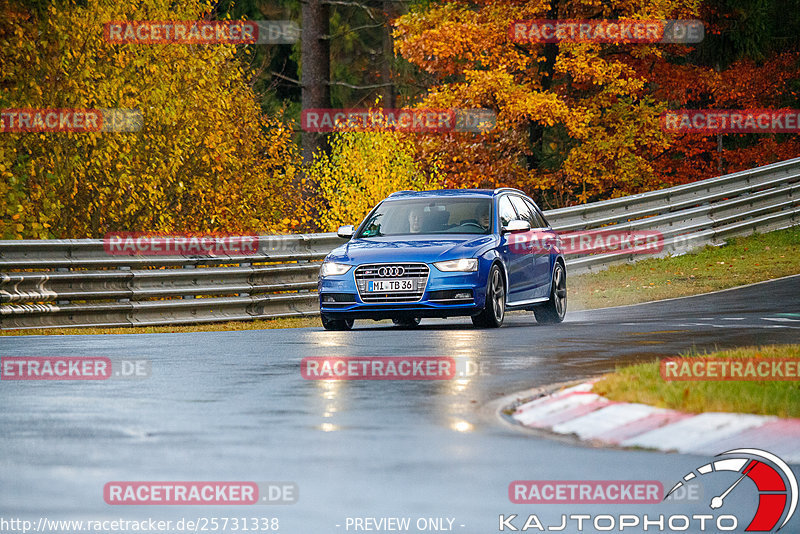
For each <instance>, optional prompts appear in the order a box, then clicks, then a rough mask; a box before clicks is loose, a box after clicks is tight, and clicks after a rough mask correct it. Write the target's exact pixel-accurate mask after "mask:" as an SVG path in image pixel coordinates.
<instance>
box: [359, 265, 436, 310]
mask: <svg viewBox="0 0 800 534" xmlns="http://www.w3.org/2000/svg"><path fill="white" fill-rule="evenodd" d="M429 271H430V270H429V268H428V266H427V265H425V264H424V263H370V264H367V265H361V266H359V267H358V268H357V269H356V270H355V277H356V286H357V287H358V294H359V296H360V297H361V300H363V301H364V302H386V303H400V302H417V301H419V300H420V299H422V295H423V293H425V286H426V285H427V283H428V274H429ZM401 272H402V274H401ZM401 279H402V280H413V282H414V289H413V290H410V291H391V292H373V291H367V283H368V282H369V281H370V280H373V281H374V280H401Z"/></svg>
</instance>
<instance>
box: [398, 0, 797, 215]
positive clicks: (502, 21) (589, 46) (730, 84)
mask: <svg viewBox="0 0 800 534" xmlns="http://www.w3.org/2000/svg"><path fill="white" fill-rule="evenodd" d="M731 1H733V0H731ZM708 10H709V8H708V5H707V4H703V5H701V3H700V0H670V1H645V2H633V1H623V2H615V3H613V5H612V4H605V3H603V4H601V3H598V2H594V1H589V0H576V1H564V0H562V1H555V2H549V1H545V0H534V1H518V0H501V1H488V0H486V1H478V2H464V1H459V0H456V1H449V2H437V3H431V4H429V5H421V6H418V7H416V8H415V9H412V11H410V12H409V13H408V14H406V15H404V16H402V17H400V18H399V19H398V20H397V21H396V22H395V26H396V31H395V38H396V50H397V52H398V53H399V54H401V55H402V56H403V57H405V58H406V59H407V60H409V61H410V62H412V63H413V64H414V65H416V66H417V67H419V68H420V69H422V70H424V71H425V72H427V73H429V74H430V75H431V76H434V77H435V78H436V82H435V83H434V84H433V85H432V86H431V87H430V89H429V91H428V93H427V94H426V96H425V97H424V98H422V99H421V100H420V101H419V104H418V105H419V106H421V107H457V108H469V107H483V108H490V109H493V110H495V111H496V112H497V115H498V127H497V129H496V130H495V131H493V132H491V133H489V134H486V135H483V136H480V135H478V134H464V133H454V134H450V135H445V136H424V137H423V136H420V137H419V142H418V149H419V150H420V151H421V152H422V153H423V154H425V155H433V154H436V155H437V156H440V157H441V156H442V155H444V159H445V160H446V161H447V162H448V165H447V166H446V167H445V168H444V169H443V170H444V172H445V173H446V175H447V182H448V184H450V185H453V186H458V187H474V186H495V185H513V186H517V187H521V188H523V189H525V190H527V191H528V192H529V193H531V194H533V195H534V196H536V197H538V199H539V200H540V201H542V203H543V204H545V205H548V206H557V205H565V204H570V203H576V202H588V201H592V200H598V199H602V198H608V197H613V196H621V195H626V194H631V193H638V192H642V191H647V190H651V189H654V188H658V187H661V186H664V185H670V184H673V183H683V182H685V181H690V180H694V179H699V178H703V177H708V176H710V175H712V173H713V172H714V167H715V166H714V158H713V151H714V150H715V148H716V143H715V140H714V139H711V138H709V136H708V135H699V134H693V135H692V136H689V137H686V136H674V135H673V134H671V133H668V132H664V131H662V129H661V126H660V122H659V115H660V114H661V112H662V111H664V110H666V109H670V108H674V107H681V106H682V105H683V104H692V105H702V106H703V107H747V106H748V105H749V104H755V103H756V102H758V103H760V104H761V106H762V107H770V106H773V105H776V104H777V103H778V100H777V99H775V98H771V97H770V95H772V96H775V97H777V95H776V94H775V91H773V90H771V88H770V87H769V86H768V84H767V83H765V82H766V80H767V79H769V78H771V79H772V80H773V83H774V81H775V80H777V82H778V83H777V87H778V88H777V92H779V93H780V94H784V95H785V94H787V89H788V88H789V87H790V84H791V83H796V80H797V75H796V74H797V67H796V56H795V55H794V52H793V51H792V50H788V51H787V50H786V49H785V48H786V47H784V51H783V52H781V53H777V52H773V54H776V55H774V56H772V57H773V59H774V61H773V62H772V63H771V64H769V65H768V64H766V63H765V62H764V63H759V62H754V60H752V59H750V58H748V57H746V55H745V56H744V57H741V58H740V59H737V60H736V61H733V62H730V65H728V66H727V68H723V69H722V70H717V69H715V68H714V67H712V66H708V65H704V64H702V62H700V61H698V58H699V56H697V57H694V61H692V59H693V56H692V54H696V53H697V50H698V48H697V47H691V46H685V45H675V44H661V43H651V44H633V43H628V44H625V43H609V44H601V43H568V42H561V43H557V44H555V43H551V44H544V43H520V42H514V41H513V40H512V39H510V38H509V33H508V29H509V26H510V25H511V23H512V22H513V21H515V20H528V19H629V20H630V19H646V20H654V19H658V20H663V19H688V18H703V17H705V18H708V17H709V13H708ZM707 31H708V32H709V33H710V36H709V37H710V38H711V39H712V40H713V38H714V32H715V31H718V28H717V27H716V26H715V25H714V24H707ZM744 48H745V49H746V47H744ZM781 54H783V55H781ZM748 65H749V66H748ZM743 73H744V74H745V76H744V77H743V78H742V79H741V81H740V82H739V83H738V84H737V83H735V81H734V80H735V79H736V77H737V75H741V74H743ZM793 80H794V81H793ZM754 82H755V85H753V84H754ZM742 84H746V85H749V88H748V89H747V90H746V91H744V93H745V94H746V95H749V96H750V97H751V98H747V97H744V98H739V96H741V95H742V93H743V90H744V89H745V87H743V86H742ZM692 91H698V92H701V93H703V96H702V97H701V98H694V97H693V95H692ZM697 94H698V93H695V95H697ZM794 94H796V91H795V92H794ZM706 95H709V96H710V98H707V97H706ZM724 95H727V97H725V96H724ZM712 137H713V136H712ZM712 143H713V145H712ZM758 146H760V148H762V149H767V150H766V154H763V155H762V157H759V158H756V159H755V160H752V159H751V158H748V157H744V158H741V161H745V160H748V161H749V164H750V165H752V164H758V163H760V162H763V161H764V160H765V159H766V160H768V159H770V158H775V157H782V156H783V155H785V154H788V153H790V152H791V150H792V148H793V147H796V143H795V142H793V141H792V140H787V139H785V138H784V139H781V138H780V137H779V138H774V137H773V138H766V139H763V138H762V142H761V143H760V144H759V145H758ZM751 155H754V154H753V153H751ZM727 157H728V158H729V159H734V156H733V155H728V156H727ZM695 162H698V163H699V165H697V166H696V167H695V168H693V169H692V168H691V166H692V164H693V163H695Z"/></svg>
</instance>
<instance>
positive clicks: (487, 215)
mask: <svg viewBox="0 0 800 534" xmlns="http://www.w3.org/2000/svg"><path fill="white" fill-rule="evenodd" d="M476 215H477V217H476V218H477V219H478V224H480V225H481V226H483V229H484V230H487V231H488V230H490V229H491V226H492V213H491V209H490V208H489V206H487V205H485V204H482V205H481V206H480V207H479V208H478V212H477V214H476Z"/></svg>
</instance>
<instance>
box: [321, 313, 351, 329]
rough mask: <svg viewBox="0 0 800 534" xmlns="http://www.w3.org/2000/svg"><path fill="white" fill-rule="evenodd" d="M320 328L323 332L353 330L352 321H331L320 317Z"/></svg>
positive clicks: (324, 316)
mask: <svg viewBox="0 0 800 534" xmlns="http://www.w3.org/2000/svg"><path fill="white" fill-rule="evenodd" d="M322 327H323V328H324V329H325V330H350V329H351V328H353V320H352V319H331V318H330V317H328V316H326V315H322Z"/></svg>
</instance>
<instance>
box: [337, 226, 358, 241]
mask: <svg viewBox="0 0 800 534" xmlns="http://www.w3.org/2000/svg"><path fill="white" fill-rule="evenodd" d="M354 233H356V229H355V227H353V225H352V224H348V225H346V226H340V227H339V229H338V230H336V235H338V236H339V237H342V238H345V239H349V238H351V237H353V234H354Z"/></svg>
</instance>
